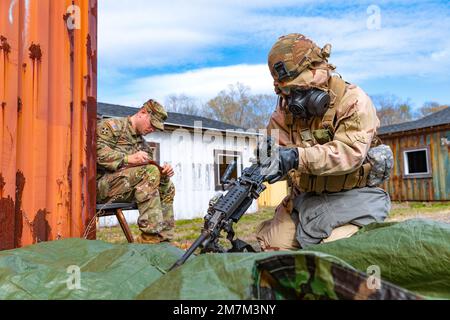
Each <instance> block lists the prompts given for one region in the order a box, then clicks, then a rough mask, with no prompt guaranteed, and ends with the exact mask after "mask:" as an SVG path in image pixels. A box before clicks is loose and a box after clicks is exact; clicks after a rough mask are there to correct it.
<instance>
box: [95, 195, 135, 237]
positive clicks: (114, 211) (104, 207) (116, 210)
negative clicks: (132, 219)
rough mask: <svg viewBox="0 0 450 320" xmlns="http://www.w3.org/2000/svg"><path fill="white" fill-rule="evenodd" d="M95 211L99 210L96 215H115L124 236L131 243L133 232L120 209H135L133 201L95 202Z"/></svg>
mask: <svg viewBox="0 0 450 320" xmlns="http://www.w3.org/2000/svg"><path fill="white" fill-rule="evenodd" d="M96 208H97V212H98V211H100V212H99V214H98V217H107V216H116V217H117V221H119V224H120V227H121V228H122V231H123V233H124V234H125V237H126V238H127V240H128V242H129V243H133V242H134V239H133V234H132V233H131V229H130V227H129V226H128V223H127V220H126V219H125V216H124V215H123V212H122V210H136V209H137V205H136V203H134V202H131V203H119V202H116V203H108V204H101V203H97V207H96Z"/></svg>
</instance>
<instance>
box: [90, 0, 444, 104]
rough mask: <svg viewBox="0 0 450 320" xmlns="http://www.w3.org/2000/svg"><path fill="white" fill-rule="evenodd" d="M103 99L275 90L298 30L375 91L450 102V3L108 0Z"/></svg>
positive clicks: (104, 1) (102, 34)
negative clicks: (277, 45) (281, 44)
mask: <svg viewBox="0 0 450 320" xmlns="http://www.w3.org/2000/svg"><path fill="white" fill-rule="evenodd" d="M98 27H99V40H98V46H99V56H98V57H99V62H98V63H99V69H98V76H99V92H98V96H99V101H101V102H110V103H117V104H124V105H129V106H139V105H141V104H142V102H144V101H146V100H147V99H149V98H154V99H158V100H160V101H161V102H163V103H164V101H165V98H166V97H167V96H168V95H170V94H182V93H183V94H186V95H188V96H192V97H194V98H196V99H198V100H199V101H202V102H206V101H207V100H208V99H210V98H212V97H214V96H215V95H217V93H218V92H219V91H221V90H223V89H226V88H227V86H228V85H229V84H233V83H236V82H238V81H239V82H241V83H244V84H246V85H248V86H249V87H250V88H251V90H252V92H253V93H268V94H273V87H272V79H271V77H270V73H269V71H268V68H267V53H268V51H269V50H270V48H271V46H272V45H273V43H274V42H275V41H276V39H277V38H278V37H279V36H281V35H283V34H287V33H291V32H298V33H303V34H305V35H307V36H308V37H310V38H312V39H313V40H314V41H315V42H316V43H317V44H318V45H319V46H323V45H324V44H326V43H330V44H331V45H332V53H331V58H330V62H331V63H333V64H335V65H336V66H337V69H336V71H337V72H339V73H340V74H341V75H342V77H343V78H344V79H346V80H347V81H350V82H353V83H355V84H357V85H359V86H361V87H362V88H363V89H364V90H365V91H366V92H367V93H368V94H369V95H383V94H389V95H396V96H398V97H399V98H401V99H403V100H406V99H410V101H411V102H412V104H413V107H414V108H418V107H420V106H421V105H422V104H423V103H424V102H426V101H437V102H440V103H442V104H444V103H447V104H448V103H450V76H449V75H450V2H449V1H448V0H446V1H437V0H436V1H414V0H410V1H406V0H398V1H341V0H335V1H321V0H316V1H312V0H303V1H302V0H296V1H292V0H279V1H266V0H247V1H241V0H239V1H238V0H222V1H214V0H209V1H207V0H190V1H182V0H173V1H166V2H162V1H153V0H150V1H149V0H133V1H130V2H124V1H123V0H99V25H98Z"/></svg>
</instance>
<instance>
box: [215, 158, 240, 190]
mask: <svg viewBox="0 0 450 320" xmlns="http://www.w3.org/2000/svg"><path fill="white" fill-rule="evenodd" d="M219 156H232V157H237V158H238V164H237V167H236V170H237V176H238V177H240V176H241V174H242V170H243V159H242V152H241V151H232V150H226V149H214V190H215V191H219V190H222V185H221V184H220V178H221V175H220V167H219V165H220V163H219Z"/></svg>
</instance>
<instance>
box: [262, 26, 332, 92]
mask: <svg viewBox="0 0 450 320" xmlns="http://www.w3.org/2000/svg"><path fill="white" fill-rule="evenodd" d="M330 52H331V45H330V44H326V45H325V46H324V47H323V48H322V49H321V48H319V47H318V46H317V45H316V44H315V43H314V42H313V41H312V40H310V39H308V38H307V37H305V36H304V35H302V34H299V33H291V34H288V35H285V36H281V37H280V38H279V39H278V40H277V42H275V44H274V45H273V47H272V49H271V50H270V52H269V57H268V64H269V69H270V73H271V74H272V77H273V79H274V81H275V86H276V87H278V88H279V89H281V90H283V89H284V88H289V87H292V86H299V87H317V88H326V83H327V81H328V78H329V76H330V71H331V70H334V66H332V65H330V64H328V57H329V56H330Z"/></svg>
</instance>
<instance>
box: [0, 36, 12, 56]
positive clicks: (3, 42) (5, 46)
mask: <svg viewBox="0 0 450 320" xmlns="http://www.w3.org/2000/svg"><path fill="white" fill-rule="evenodd" d="M0 50H3V52H4V53H5V54H6V55H8V54H9V53H10V52H11V46H10V45H9V43H8V39H7V38H5V37H4V36H0Z"/></svg>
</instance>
